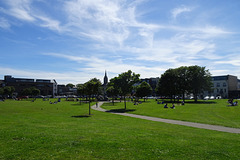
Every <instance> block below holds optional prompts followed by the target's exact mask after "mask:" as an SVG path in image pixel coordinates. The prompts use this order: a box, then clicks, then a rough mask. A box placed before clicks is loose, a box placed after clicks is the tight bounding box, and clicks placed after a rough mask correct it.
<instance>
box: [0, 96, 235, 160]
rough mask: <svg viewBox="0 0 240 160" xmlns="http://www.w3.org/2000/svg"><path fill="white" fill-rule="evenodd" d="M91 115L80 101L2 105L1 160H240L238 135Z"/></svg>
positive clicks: (96, 114) (95, 112) (8, 103)
mask: <svg viewBox="0 0 240 160" xmlns="http://www.w3.org/2000/svg"><path fill="white" fill-rule="evenodd" d="M119 105H120V104H119ZM121 105H122V106H123V104H121ZM187 106H188V105H186V107H187ZM128 107H130V108H131V106H130V105H129V106H128ZM138 107H141V106H140V105H139V106H138ZM189 108H190V107H189ZM137 110H138V109H137ZM137 110H136V111H135V112H137ZM177 110H178V109H176V110H175V111H177ZM169 111H170V110H169ZM87 114H88V104H84V105H79V102H67V101H62V102H61V103H58V104H49V102H48V101H42V100H40V99H39V100H37V101H35V102H31V101H10V100H7V101H5V102H0V148H1V149H0V159H14V160H15V159H136V160H139V159H144V160H145V159H164V160H165V159H191V160H192V159H194V160H195V159H239V157H240V152H239V148H240V135H239V134H231V133H224V132H217V131H209V130H204V129H197V128H191V127H185V126H179V125H172V124H165V123H160V122H152V121H147V120H141V119H137V118H131V117H125V116H120V115H114V114H110V113H103V112H99V111H94V110H92V115H91V117H87V116H86V115H87Z"/></svg>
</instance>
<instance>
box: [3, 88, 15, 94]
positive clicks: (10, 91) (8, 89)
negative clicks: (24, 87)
mask: <svg viewBox="0 0 240 160" xmlns="http://www.w3.org/2000/svg"><path fill="white" fill-rule="evenodd" d="M3 91H4V93H3V94H4V95H7V96H12V94H13V92H14V91H15V88H14V87H13V86H5V87H3Z"/></svg>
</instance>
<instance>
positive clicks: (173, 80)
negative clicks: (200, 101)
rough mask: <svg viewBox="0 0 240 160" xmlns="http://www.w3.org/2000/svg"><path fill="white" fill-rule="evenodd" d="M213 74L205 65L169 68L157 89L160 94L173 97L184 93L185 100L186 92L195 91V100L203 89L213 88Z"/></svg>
mask: <svg viewBox="0 0 240 160" xmlns="http://www.w3.org/2000/svg"><path fill="white" fill-rule="evenodd" d="M211 85H212V82H211V74H210V72H209V71H208V70H205V67H200V66H189V67H179V68H176V69H168V70H167V71H165V72H164V74H162V76H161V78H160V80H159V83H158V87H157V91H158V93H159V94H160V95H164V96H168V97H170V98H171V99H172V98H174V100H175V97H176V96H177V95H182V97H183V100H184V98H185V97H184V96H185V94H186V93H193V95H194V99H195V102H197V96H198V94H199V93H201V92H202V91H205V90H208V91H210V90H211Z"/></svg>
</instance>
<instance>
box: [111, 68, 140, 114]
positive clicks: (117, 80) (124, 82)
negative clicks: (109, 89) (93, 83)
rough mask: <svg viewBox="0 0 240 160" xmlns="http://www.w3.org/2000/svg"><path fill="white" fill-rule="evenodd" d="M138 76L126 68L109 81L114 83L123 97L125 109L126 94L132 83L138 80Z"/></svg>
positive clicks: (130, 89)
mask: <svg viewBox="0 0 240 160" xmlns="http://www.w3.org/2000/svg"><path fill="white" fill-rule="evenodd" d="M139 77H140V75H139V74H135V73H134V72H132V71H131V70H128V71H127V72H124V73H121V74H119V75H118V77H114V78H113V79H111V80H110V82H111V83H113V84H114V88H115V89H117V90H118V91H119V94H120V95H122V96H123V97H124V106H125V110H126V108H127V104H126V95H127V94H129V93H131V92H132V89H133V84H135V83H137V82H139Z"/></svg>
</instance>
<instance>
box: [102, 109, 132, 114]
mask: <svg viewBox="0 0 240 160" xmlns="http://www.w3.org/2000/svg"><path fill="white" fill-rule="evenodd" d="M133 111H136V109H111V110H108V111H106V112H112V113H126V112H133Z"/></svg>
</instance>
